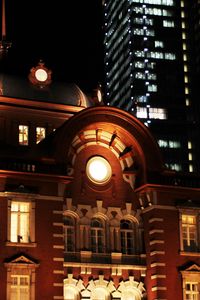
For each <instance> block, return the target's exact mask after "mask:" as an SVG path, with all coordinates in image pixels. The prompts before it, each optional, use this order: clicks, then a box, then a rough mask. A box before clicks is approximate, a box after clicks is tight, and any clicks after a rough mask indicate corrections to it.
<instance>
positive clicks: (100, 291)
mask: <svg viewBox="0 0 200 300" xmlns="http://www.w3.org/2000/svg"><path fill="white" fill-rule="evenodd" d="M110 299H111V297H110V293H109V292H108V290H107V289H106V288H104V287H102V286H100V287H96V288H94V289H93V290H92V292H91V300H110Z"/></svg>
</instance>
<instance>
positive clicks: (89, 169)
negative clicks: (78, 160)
mask: <svg viewBox="0 0 200 300" xmlns="http://www.w3.org/2000/svg"><path fill="white" fill-rule="evenodd" d="M86 173H87V176H88V178H89V179H90V180H91V181H92V182H94V183H96V184H105V183H107V182H108V181H109V180H110V178H111V175H112V172H111V166H110V164H109V163H108V161H107V160H106V159H105V158H103V157H101V156H94V157H92V158H90V159H89V161H88V163H87V166H86Z"/></svg>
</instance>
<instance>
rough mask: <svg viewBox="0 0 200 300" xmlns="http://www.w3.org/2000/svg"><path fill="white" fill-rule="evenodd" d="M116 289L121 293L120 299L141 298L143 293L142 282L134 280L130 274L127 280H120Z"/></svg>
mask: <svg viewBox="0 0 200 300" xmlns="http://www.w3.org/2000/svg"><path fill="white" fill-rule="evenodd" d="M117 291H118V292H119V293H120V295H121V297H120V298H121V300H129V299H132V300H141V299H142V298H143V296H144V295H145V289H144V284H143V283H142V282H138V281H135V280H134V277H133V276H130V277H129V279H128V280H127V281H121V282H120V284H119V287H118V289H117Z"/></svg>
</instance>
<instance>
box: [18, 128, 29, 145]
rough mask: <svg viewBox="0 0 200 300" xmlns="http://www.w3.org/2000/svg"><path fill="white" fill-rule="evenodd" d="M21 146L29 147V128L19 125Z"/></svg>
mask: <svg viewBox="0 0 200 300" xmlns="http://www.w3.org/2000/svg"><path fill="white" fill-rule="evenodd" d="M19 144H20V145H28V126H27V125H19Z"/></svg>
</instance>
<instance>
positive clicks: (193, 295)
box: [181, 264, 200, 300]
mask: <svg viewBox="0 0 200 300" xmlns="http://www.w3.org/2000/svg"><path fill="white" fill-rule="evenodd" d="M181 275H182V289H183V300H187V299H191V300H200V267H199V266H197V265H196V264H194V265H192V266H190V267H188V268H187V269H185V270H183V271H181ZM187 285H189V286H190V287H191V286H195V287H196V288H195V289H187ZM188 295H190V298H188Z"/></svg>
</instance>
